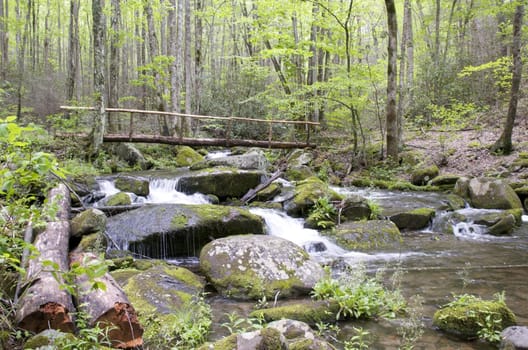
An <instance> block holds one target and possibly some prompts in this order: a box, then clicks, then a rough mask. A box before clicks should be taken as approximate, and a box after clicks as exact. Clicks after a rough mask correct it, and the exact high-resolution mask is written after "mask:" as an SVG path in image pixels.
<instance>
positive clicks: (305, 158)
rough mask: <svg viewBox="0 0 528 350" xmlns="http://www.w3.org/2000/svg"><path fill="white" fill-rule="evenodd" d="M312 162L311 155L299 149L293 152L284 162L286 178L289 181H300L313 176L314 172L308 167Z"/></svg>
mask: <svg viewBox="0 0 528 350" xmlns="http://www.w3.org/2000/svg"><path fill="white" fill-rule="evenodd" d="M312 161H313V155H312V153H310V152H305V151H304V150H301V149H298V150H295V151H293V152H292V153H291V154H290V155H289V156H288V158H287V160H286V164H287V167H286V171H285V176H286V178H287V179H288V180H290V181H301V180H304V179H307V178H309V177H311V176H314V172H313V170H312V168H311V167H310V164H311V163H312Z"/></svg>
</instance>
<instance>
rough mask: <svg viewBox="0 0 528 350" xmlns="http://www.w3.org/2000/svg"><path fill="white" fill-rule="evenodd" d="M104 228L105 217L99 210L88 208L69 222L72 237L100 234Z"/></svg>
mask: <svg viewBox="0 0 528 350" xmlns="http://www.w3.org/2000/svg"><path fill="white" fill-rule="evenodd" d="M105 227H106V215H105V213H103V212H102V211H100V210H99V209H95V208H89V209H87V210H85V211H83V212H81V213H79V214H77V215H76V216H75V217H74V218H73V219H72V220H71V235H72V237H80V236H83V235H88V234H91V233H96V232H102V231H104V230H105Z"/></svg>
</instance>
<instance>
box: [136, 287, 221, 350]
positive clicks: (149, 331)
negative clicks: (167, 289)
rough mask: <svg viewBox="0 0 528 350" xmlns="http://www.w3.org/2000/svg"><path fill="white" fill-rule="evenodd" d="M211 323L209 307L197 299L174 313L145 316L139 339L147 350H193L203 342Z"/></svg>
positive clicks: (201, 297)
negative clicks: (141, 338)
mask: <svg viewBox="0 0 528 350" xmlns="http://www.w3.org/2000/svg"><path fill="white" fill-rule="evenodd" d="M211 322H212V321H211V308H210V306H209V305H208V304H207V303H206V302H205V299H204V297H203V296H200V297H196V298H195V299H193V300H192V301H191V303H190V304H189V305H188V307H186V308H182V309H181V310H180V311H179V312H178V313H176V314H171V315H164V316H160V315H158V314H155V313H153V314H150V315H147V317H146V321H145V322H144V327H145V333H144V334H143V339H144V342H145V345H146V346H148V347H149V348H151V349H179V350H185V349H194V348H196V347H198V346H199V345H201V344H203V343H204V342H205V340H206V339H207V335H208V334H209V328H210V326H211Z"/></svg>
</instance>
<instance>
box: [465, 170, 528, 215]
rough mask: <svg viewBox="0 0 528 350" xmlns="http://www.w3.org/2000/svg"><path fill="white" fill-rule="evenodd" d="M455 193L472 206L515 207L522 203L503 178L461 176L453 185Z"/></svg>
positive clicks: (484, 207) (487, 207)
mask: <svg viewBox="0 0 528 350" xmlns="http://www.w3.org/2000/svg"><path fill="white" fill-rule="evenodd" d="M455 193H457V194H458V195H460V196H462V197H463V198H466V199H467V200H468V202H469V203H470V204H471V206H472V207H474V208H480V209H516V208H522V203H521V200H520V199H519V197H518V196H517V194H516V193H515V191H514V190H513V189H512V188H511V186H510V185H509V184H508V183H507V182H506V181H504V180H501V179H494V178H485V177H481V178H473V179H471V180H468V179H467V178H461V179H459V180H458V181H457V184H456V186H455Z"/></svg>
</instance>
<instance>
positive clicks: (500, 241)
mask: <svg viewBox="0 0 528 350" xmlns="http://www.w3.org/2000/svg"><path fill="white" fill-rule="evenodd" d="M99 184H100V189H101V191H103V192H105V193H112V192H113V191H116V190H115V187H113V184H112V183H111V182H110V181H100V182H99ZM176 184H177V179H158V180H155V181H151V184H150V190H151V191H150V195H149V197H147V198H143V197H138V198H133V199H134V202H136V203H142V202H151V203H185V204H201V203H207V202H208V200H207V197H206V196H204V195H201V194H195V195H192V196H189V195H185V194H183V193H179V192H177V191H176V190H175V188H176ZM335 190H337V191H339V192H340V193H341V194H343V195H347V194H359V195H361V196H363V197H366V198H368V199H370V200H373V201H375V203H377V205H378V206H379V207H380V209H381V212H382V215H385V216H388V215H391V214H393V213H395V212H396V211H400V212H401V211H402V208H403V209H404V210H409V209H413V208H419V207H431V208H437V215H436V218H435V220H434V221H433V223H432V225H431V226H430V227H429V228H427V229H426V230H422V231H404V232H402V236H403V240H402V242H401V244H397V245H395V246H392V247H388V248H384V249H375V250H366V251H360V252H355V251H346V250H344V249H343V248H340V247H339V246H337V245H335V244H333V243H332V242H331V241H330V240H329V239H327V238H325V237H324V236H321V235H320V233H319V232H318V231H317V230H312V229H306V228H304V227H303V220H302V219H295V218H292V217H289V216H287V215H286V214H284V213H283V212H281V211H277V210H272V209H261V208H251V209H250V210H251V212H252V213H254V214H257V215H259V216H261V217H263V219H264V220H265V222H266V228H267V233H268V234H270V235H275V236H280V237H282V238H285V239H288V240H291V241H293V242H294V243H296V244H298V245H300V246H302V247H303V248H304V249H305V250H307V251H308V252H309V253H310V254H311V255H312V256H313V257H314V258H315V259H316V260H318V261H320V262H321V263H324V264H330V265H331V266H339V267H341V268H342V267H343V266H351V267H353V266H357V264H362V265H363V266H364V267H365V268H366V269H367V271H369V272H371V273H375V272H376V271H377V270H378V269H384V270H385V271H386V275H387V277H390V275H392V274H393V273H394V272H397V273H398V274H400V275H401V281H400V283H401V284H400V289H401V290H402V293H403V294H404V296H405V297H406V298H407V299H409V298H411V297H413V296H419V298H420V300H421V301H422V310H420V311H419V316H420V317H419V318H420V319H421V321H423V323H424V325H425V332H424V334H423V336H422V337H421V338H420V339H419V340H418V341H417V342H416V343H415V347H414V349H494V347H493V346H490V345H488V344H485V343H482V342H478V341H473V342H468V341H461V340H458V339H455V338H452V337H450V336H448V335H446V334H444V333H442V332H439V331H437V330H435V329H434V328H433V327H432V317H433V314H434V312H435V311H436V310H437V309H438V307H439V306H441V305H444V304H446V303H448V302H450V301H452V300H453V295H454V294H455V295H456V294H464V293H468V294H475V295H478V296H480V297H482V298H485V299H489V298H493V296H494V294H496V293H502V292H504V293H505V297H506V303H507V304H508V306H509V307H510V308H511V309H512V310H513V312H514V313H515V314H516V316H517V323H518V324H519V325H528V293H526V290H528V260H527V259H526V257H527V256H528V216H526V215H525V216H523V224H522V225H521V227H518V228H516V229H515V230H514V232H513V233H512V234H511V235H509V236H502V237H496V236H491V235H487V234H485V233H484V232H482V229H481V228H480V227H478V225H473V224H472V223H471V222H470V221H469V222H463V223H457V224H455V227H454V229H453V231H454V233H455V234H451V233H444V232H441V228H442V227H444V226H443V225H445V220H446V218H447V220H448V215H449V214H448V213H444V212H442V210H441V209H440V208H441V207H442V205H443V204H444V203H445V201H446V198H445V196H444V195H443V194H439V193H428V192H397V191H388V190H375V189H355V188H335ZM462 210H463V211H465V213H466V214H468V213H469V214H470V213H471V211H477V210H476V209H471V208H466V209H462ZM442 220H444V222H441V221H442ZM190 261H191V263H192V261H194V263H196V259H194V260H193V259H190ZM175 263H178V261H176V262H175ZM185 264H189V259H186V260H185ZM209 302H210V304H211V306H212V308H213V313H214V315H215V316H214V323H215V325H214V326H213V330H212V334H211V337H212V338H213V339H217V338H219V337H221V336H224V335H227V333H226V330H225V329H223V328H222V327H220V324H221V323H223V322H227V316H226V315H227V314H228V313H231V312H235V311H236V312H237V313H239V314H240V315H247V314H248V313H249V312H250V311H251V310H252V308H253V306H254V305H255V303H254V302H253V303H244V302H237V301H233V300H228V299H225V298H222V297H219V296H213V297H211V298H209ZM283 303H284V302H283ZM270 304H271V303H270ZM399 326H400V324H399V321H398V320H376V321H348V322H343V323H340V327H341V329H342V332H341V333H340V335H339V338H342V339H348V338H350V337H351V336H352V335H354V330H353V329H354V327H356V328H357V327H360V328H362V329H363V330H366V331H368V332H369V333H370V334H369V336H368V342H369V344H370V347H369V348H372V349H398V347H399V345H400V340H401V337H400V335H399V334H398V331H397V330H398V327H399ZM338 348H339V347H338Z"/></svg>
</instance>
